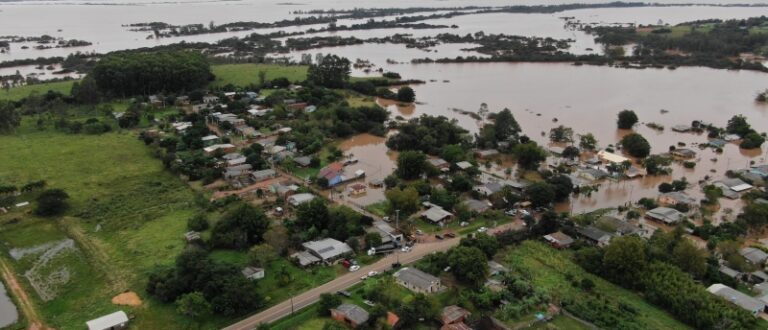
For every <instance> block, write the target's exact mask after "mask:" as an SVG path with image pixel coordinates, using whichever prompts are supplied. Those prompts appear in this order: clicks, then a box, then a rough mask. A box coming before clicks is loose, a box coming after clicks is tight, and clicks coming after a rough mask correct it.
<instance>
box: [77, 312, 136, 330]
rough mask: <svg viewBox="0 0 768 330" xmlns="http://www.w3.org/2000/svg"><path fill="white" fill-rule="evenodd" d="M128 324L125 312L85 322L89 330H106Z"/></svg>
mask: <svg viewBox="0 0 768 330" xmlns="http://www.w3.org/2000/svg"><path fill="white" fill-rule="evenodd" d="M125 323H128V315H126V314H125V312H123V311H117V312H114V313H112V314H108V315H104V316H102V317H100V318H97V319H93V320H90V321H88V322H85V324H86V325H87V326H88V330H106V329H112V328H113V327H117V326H120V325H121V324H125Z"/></svg>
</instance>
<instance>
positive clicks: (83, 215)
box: [0, 121, 222, 329]
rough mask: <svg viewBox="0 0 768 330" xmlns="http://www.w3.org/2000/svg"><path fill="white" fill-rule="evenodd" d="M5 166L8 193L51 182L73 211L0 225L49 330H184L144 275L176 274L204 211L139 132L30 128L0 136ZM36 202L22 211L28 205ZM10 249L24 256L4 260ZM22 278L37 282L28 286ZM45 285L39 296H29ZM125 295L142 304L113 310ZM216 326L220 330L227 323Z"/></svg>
mask: <svg viewBox="0 0 768 330" xmlns="http://www.w3.org/2000/svg"><path fill="white" fill-rule="evenodd" d="M0 163H2V164H3V166H2V167H1V168H0V183H2V184H11V185H17V186H21V185H24V184H26V183H28V182H31V181H37V180H45V181H46V182H47V187H48V188H61V189H64V190H65V191H66V192H67V193H68V194H69V195H70V205H71V207H70V209H69V211H68V212H67V213H66V214H65V216H63V217H61V218H56V219H48V218H39V217H36V216H33V215H31V212H29V210H31V207H29V208H28V209H19V210H13V211H12V212H10V213H8V214H6V215H3V216H1V217H0V238H2V240H3V242H5V244H4V245H3V246H2V248H1V249H2V250H3V252H4V253H3V258H4V259H7V260H8V261H9V262H10V264H11V265H12V266H13V268H14V271H15V273H16V276H17V278H19V279H20V280H21V282H22V284H23V286H24V289H25V291H27V293H28V295H29V296H30V297H31V298H32V299H33V301H34V302H35V305H36V307H37V308H38V310H39V312H40V314H41V315H42V317H43V322H44V323H45V324H46V325H48V326H51V327H55V328H58V329H80V328H82V327H83V325H84V322H85V321H87V320H90V319H93V318H96V317H99V316H101V315H104V314H107V313H112V312H114V311H116V310H120V309H122V310H125V311H126V312H127V313H128V314H130V315H133V316H135V318H134V319H133V320H132V324H133V325H134V326H136V327H137V328H145V329H155V328H162V327H163V325H167V324H179V323H182V322H186V320H184V319H183V318H182V317H180V316H179V315H178V314H177V313H176V312H175V311H174V309H175V307H174V306H173V305H171V304H162V303H159V302H157V301H155V300H153V299H151V298H149V297H147V296H146V294H145V293H144V290H145V286H146V280H147V275H148V273H149V272H150V271H151V270H152V269H154V268H156V267H158V266H162V265H169V264H172V263H173V262H174V259H175V257H176V256H177V255H178V254H179V252H181V250H182V248H183V247H184V241H183V240H182V234H183V233H184V232H185V231H186V220H187V219H188V218H189V217H191V216H192V215H193V214H194V212H196V211H197V209H198V208H197V206H196V205H195V204H194V203H193V202H192V201H193V200H194V193H193V192H192V190H191V189H190V188H189V187H188V186H187V185H186V184H184V183H183V182H182V181H181V180H179V179H178V178H176V177H174V176H173V175H171V174H170V173H168V172H167V171H165V170H164V169H163V167H162V164H161V162H160V161H159V160H157V159H155V158H153V157H152V156H151V154H150V150H149V149H148V148H146V146H144V144H143V143H142V142H141V141H139V140H138V139H137V137H136V135H135V134H134V133H133V132H127V131H116V132H111V133H106V134H102V135H98V136H94V135H80V134H65V133H60V132H58V131H55V130H53V129H52V128H50V127H49V128H47V129H45V130H38V129H36V128H34V127H33V125H31V121H25V122H24V123H23V125H22V127H20V128H19V129H18V130H17V132H16V134H14V135H5V136H0ZM33 195H34V194H25V195H22V196H19V199H17V201H19V202H21V201H31V200H32V199H33V198H34V196H33ZM68 240H72V241H73V243H74V244H70V243H67V241H68ZM57 244H58V245H57ZM52 246H57V247H59V249H58V250H55V249H54V248H52ZM31 248H34V249H31ZM12 249H17V250H15V251H17V252H18V251H27V252H26V254H23V255H22V256H21V257H20V258H18V259H14V258H10V257H8V256H9V253H8V252H10V250H12ZM24 249H26V250H24ZM26 272H32V273H37V275H36V276H34V277H33V279H32V280H30V279H28V278H26V277H25V276H24V275H25V273H26ZM40 283H43V284H44V285H43V286H44V287H43V289H44V290H43V292H42V293H43V294H42V295H41V291H40V289H39V288H38V289H36V288H35V287H33V286H34V285H36V286H38V287H39V286H40ZM125 291H133V292H136V293H137V294H138V295H139V297H140V298H141V299H142V300H143V304H142V305H140V306H117V305H113V304H112V302H111V299H112V297H114V296H115V295H117V294H120V293H122V292H125ZM71 311H82V312H79V313H72V312H71ZM211 322H212V323H213V324H211V326H213V327H215V326H219V325H220V324H221V323H222V320H219V319H214V320H212V321H211Z"/></svg>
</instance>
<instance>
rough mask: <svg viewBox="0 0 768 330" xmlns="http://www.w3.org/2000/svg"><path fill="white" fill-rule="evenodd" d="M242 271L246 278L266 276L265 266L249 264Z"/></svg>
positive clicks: (257, 278)
mask: <svg viewBox="0 0 768 330" xmlns="http://www.w3.org/2000/svg"><path fill="white" fill-rule="evenodd" d="M240 272H241V273H242V274H243V276H245V278H246V279H249V280H251V281H254V280H260V279H262V278H264V268H259V267H251V266H248V267H245V268H243V270H242V271H240Z"/></svg>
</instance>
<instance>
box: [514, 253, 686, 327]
mask: <svg viewBox="0 0 768 330" xmlns="http://www.w3.org/2000/svg"><path fill="white" fill-rule="evenodd" d="M501 254H502V255H503V256H504V261H505V262H506V264H507V265H508V266H509V267H510V269H512V270H513V271H514V272H518V273H522V274H527V276H528V277H529V278H530V280H531V283H532V284H533V285H534V286H535V287H536V288H537V289H540V290H543V291H544V292H547V293H548V294H550V295H551V296H556V297H561V298H563V299H568V298H570V299H573V300H579V299H580V298H585V297H586V295H588V294H590V293H586V292H584V291H583V290H581V289H579V288H576V287H574V286H573V285H571V283H570V281H569V280H567V279H566V274H570V275H571V276H573V277H574V278H577V279H578V278H588V279H590V280H592V281H593V282H594V283H595V288H594V289H593V292H595V293H598V294H600V295H601V296H602V297H605V299H610V300H612V301H617V302H620V303H623V304H626V305H628V306H632V307H633V308H634V309H635V310H636V311H637V314H636V315H634V316H633V319H634V321H635V322H636V323H637V324H638V326H640V327H644V328H647V329H688V328H689V327H688V326H686V325H685V324H683V323H680V322H679V321H677V320H676V319H675V318H674V317H672V316H671V315H669V314H668V313H667V312H665V311H663V310H661V309H659V308H657V307H655V306H653V305H651V304H649V303H647V302H646V301H645V300H643V298H642V297H640V296H639V295H637V294H635V293H633V292H631V291H629V290H626V289H623V288H621V287H618V286H616V285H614V284H612V283H610V282H608V281H605V280H603V279H602V278H600V277H597V276H595V275H592V274H589V273H587V272H586V271H585V270H584V269H582V268H581V267H580V266H579V265H577V264H575V263H573V262H572V261H571V260H570V259H569V258H568V256H567V255H566V252H562V251H558V250H555V249H553V248H551V247H549V246H547V245H545V244H543V243H541V242H534V241H525V242H523V243H522V244H521V245H519V246H516V247H512V248H509V249H508V250H507V251H506V252H501Z"/></svg>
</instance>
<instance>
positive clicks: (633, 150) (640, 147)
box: [621, 133, 651, 158]
mask: <svg viewBox="0 0 768 330" xmlns="http://www.w3.org/2000/svg"><path fill="white" fill-rule="evenodd" d="M621 147H622V148H624V150H626V151H627V153H629V154H630V155H632V156H634V157H639V158H643V157H646V156H648V155H649V154H650V153H651V144H650V143H648V140H646V139H645V138H644V137H643V136H642V135H640V134H637V133H632V134H628V135H626V136H624V137H623V138H622V139H621Z"/></svg>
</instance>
